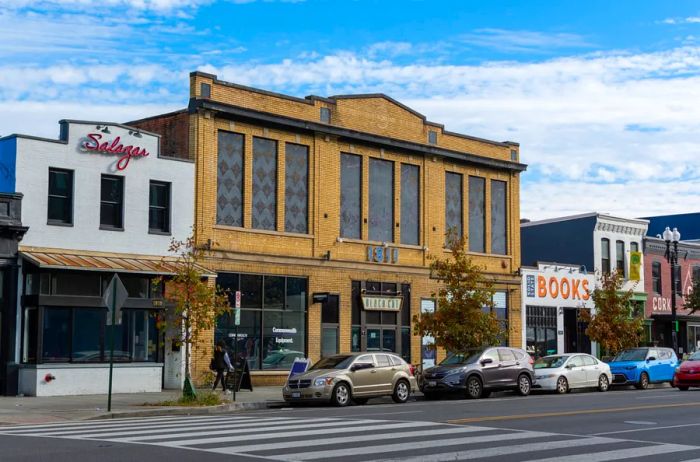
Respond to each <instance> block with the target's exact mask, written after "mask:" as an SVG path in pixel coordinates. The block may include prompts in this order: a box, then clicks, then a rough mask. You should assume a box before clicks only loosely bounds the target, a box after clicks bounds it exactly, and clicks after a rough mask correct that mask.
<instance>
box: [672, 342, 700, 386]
mask: <svg viewBox="0 0 700 462" xmlns="http://www.w3.org/2000/svg"><path fill="white" fill-rule="evenodd" d="M672 385H673V386H674V387H676V388H678V389H679V390H680V391H687V390H688V388H690V387H700V351H696V352H695V353H693V354H692V355H690V357H689V358H688V359H687V360H685V361H683V362H682V363H681V364H680V366H678V367H677V368H676V371H675V373H674V374H673V384H672Z"/></svg>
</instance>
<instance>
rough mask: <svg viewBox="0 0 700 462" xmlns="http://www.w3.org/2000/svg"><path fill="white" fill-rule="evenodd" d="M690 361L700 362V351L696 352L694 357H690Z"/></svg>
mask: <svg viewBox="0 0 700 462" xmlns="http://www.w3.org/2000/svg"><path fill="white" fill-rule="evenodd" d="M688 359H689V360H690V361H700V350H698V351H696V352H695V353H693V354H692V355H690V358H688Z"/></svg>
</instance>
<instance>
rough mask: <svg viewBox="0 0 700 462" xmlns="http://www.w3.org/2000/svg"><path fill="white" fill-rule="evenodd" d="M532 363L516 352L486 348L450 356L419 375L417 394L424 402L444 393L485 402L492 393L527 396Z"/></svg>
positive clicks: (513, 349)
mask: <svg viewBox="0 0 700 462" xmlns="http://www.w3.org/2000/svg"><path fill="white" fill-rule="evenodd" d="M533 363H534V361H533V360H532V358H531V357H530V355H529V354H527V352H525V350H521V349H519V348H506V347H489V348H478V349H470V350H466V351H465V352H463V353H457V354H451V355H449V356H448V357H447V358H446V359H445V360H443V361H442V362H441V363H440V364H439V365H437V366H435V367H431V368H430V369H426V370H425V371H424V372H423V377H422V379H423V380H422V383H421V391H422V392H423V394H424V395H425V399H434V398H436V397H438V395H440V394H442V393H447V392H460V393H465V394H466V396H467V398H472V399H476V398H486V397H488V396H489V395H490V394H491V392H492V391H500V390H515V391H517V392H518V393H519V394H520V395H522V396H527V395H529V394H530V390H531V389H532V385H533V384H534V382H535V374H534V370H533V367H532V365H533Z"/></svg>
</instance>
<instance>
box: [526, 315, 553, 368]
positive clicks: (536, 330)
mask: <svg viewBox="0 0 700 462" xmlns="http://www.w3.org/2000/svg"><path fill="white" fill-rule="evenodd" d="M526 326H527V329H526V331H527V332H526V335H527V339H526V344H527V352H528V353H529V354H530V355H532V356H533V357H535V358H539V357H542V356H547V355H550V354H556V353H557V308H556V307H552V306H527V307H526Z"/></svg>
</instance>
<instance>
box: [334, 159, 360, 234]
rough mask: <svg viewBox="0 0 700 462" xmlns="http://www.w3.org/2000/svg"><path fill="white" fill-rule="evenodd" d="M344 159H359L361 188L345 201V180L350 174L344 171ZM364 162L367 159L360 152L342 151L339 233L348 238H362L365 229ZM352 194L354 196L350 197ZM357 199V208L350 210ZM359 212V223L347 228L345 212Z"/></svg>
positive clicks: (358, 174)
mask: <svg viewBox="0 0 700 462" xmlns="http://www.w3.org/2000/svg"><path fill="white" fill-rule="evenodd" d="M343 159H347V161H350V160H351V159H352V160H354V161H358V160H359V170H358V173H357V176H358V177H359V181H358V184H359V188H358V191H352V194H348V195H347V198H346V202H348V203H345V202H344V201H343V181H344V179H345V178H348V179H349V175H346V174H345V173H344V172H343ZM364 164H365V160H364V159H363V156H361V155H358V154H352V153H349V152H341V153H340V213H339V216H338V218H339V220H338V221H339V234H340V237H341V238H347V239H362V231H363V223H364V220H363V217H362V214H363V210H362V201H363V200H364V191H363V190H364V188H363V185H362V183H363V181H364V172H363V169H364ZM351 195H352V197H350V196H351ZM355 200H357V209H356V210H355V209H354V207H353V210H350V209H349V207H350V205H355V204H351V203H350V202H354V201H355ZM346 211H347V212H357V217H358V220H357V224H356V225H355V226H356V227H355V226H354V227H353V229H350V227H349V226H348V227H347V228H345V227H344V225H343V215H344V213H345V212H346Z"/></svg>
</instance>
